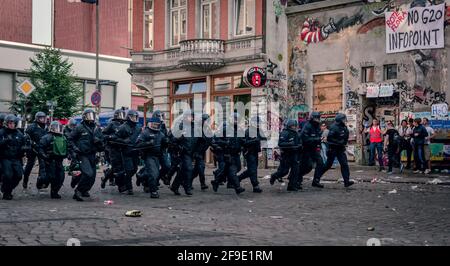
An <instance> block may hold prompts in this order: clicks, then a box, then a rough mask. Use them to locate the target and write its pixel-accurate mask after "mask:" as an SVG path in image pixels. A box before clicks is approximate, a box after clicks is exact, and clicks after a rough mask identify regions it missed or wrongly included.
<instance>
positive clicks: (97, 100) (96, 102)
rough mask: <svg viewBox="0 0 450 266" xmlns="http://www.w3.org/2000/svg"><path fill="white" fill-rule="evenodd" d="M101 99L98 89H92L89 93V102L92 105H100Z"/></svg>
mask: <svg viewBox="0 0 450 266" xmlns="http://www.w3.org/2000/svg"><path fill="white" fill-rule="evenodd" d="M101 101H102V94H101V93H100V92H99V91H94V92H93V93H92V95H91V103H92V105H94V106H98V105H100V102H101Z"/></svg>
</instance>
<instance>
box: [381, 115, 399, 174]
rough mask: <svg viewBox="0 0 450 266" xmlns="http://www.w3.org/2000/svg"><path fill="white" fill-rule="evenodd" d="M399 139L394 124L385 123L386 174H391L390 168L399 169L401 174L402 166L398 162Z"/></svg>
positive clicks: (390, 122)
mask: <svg viewBox="0 0 450 266" xmlns="http://www.w3.org/2000/svg"><path fill="white" fill-rule="evenodd" d="M400 144H401V137H400V134H399V133H398V131H397V129H395V127H394V123H392V121H389V122H388V123H387V130H386V134H384V150H385V151H386V152H387V154H388V160H389V163H388V174H392V167H397V166H399V167H400V173H403V164H402V163H401V162H400V161H399V160H398V159H399V158H400V157H399V155H398V154H399V151H400Z"/></svg>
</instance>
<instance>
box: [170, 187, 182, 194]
mask: <svg viewBox="0 0 450 266" xmlns="http://www.w3.org/2000/svg"><path fill="white" fill-rule="evenodd" d="M170 190H171V191H172V192H173V193H174V194H175V195H176V196H180V195H181V193H180V191H178V189H175V188H173V187H170Z"/></svg>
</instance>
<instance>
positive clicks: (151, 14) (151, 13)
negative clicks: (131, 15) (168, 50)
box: [142, 0, 155, 51]
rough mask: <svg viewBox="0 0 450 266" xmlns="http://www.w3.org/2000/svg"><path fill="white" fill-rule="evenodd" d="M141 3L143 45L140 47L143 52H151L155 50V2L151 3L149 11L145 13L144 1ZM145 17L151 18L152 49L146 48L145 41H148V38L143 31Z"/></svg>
mask: <svg viewBox="0 0 450 266" xmlns="http://www.w3.org/2000/svg"><path fill="white" fill-rule="evenodd" d="M143 2H144V19H143V33H144V36H143V44H142V45H143V47H144V50H148V51H152V50H154V49H155V0H153V1H152V7H151V11H145V2H146V0H143ZM147 16H151V17H152V29H151V31H152V47H146V42H147V39H149V36H146V35H147V34H148V32H146V30H145V26H146V18H147ZM146 37H147V38H146Z"/></svg>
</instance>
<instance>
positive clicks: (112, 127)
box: [102, 119, 123, 187]
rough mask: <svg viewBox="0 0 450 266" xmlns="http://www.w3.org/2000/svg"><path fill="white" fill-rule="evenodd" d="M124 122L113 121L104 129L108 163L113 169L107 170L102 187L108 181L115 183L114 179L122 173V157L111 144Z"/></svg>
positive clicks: (115, 146) (117, 149)
mask: <svg viewBox="0 0 450 266" xmlns="http://www.w3.org/2000/svg"><path fill="white" fill-rule="evenodd" d="M122 123H123V122H122V120H120V119H112V120H111V122H110V123H109V124H108V125H107V126H106V128H104V129H103V131H102V133H103V136H104V137H105V140H106V145H105V153H107V154H108V162H109V164H110V165H111V168H109V169H107V170H105V173H104V174H105V176H104V178H103V179H102V187H104V186H105V183H106V181H108V180H109V181H110V182H111V183H114V177H115V176H117V174H118V173H120V171H122V169H123V168H121V167H122V155H121V153H120V149H119V148H118V147H117V145H114V144H112V143H111V141H114V136H115V133H116V132H117V130H118V129H119V127H120V126H121V125H122Z"/></svg>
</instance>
